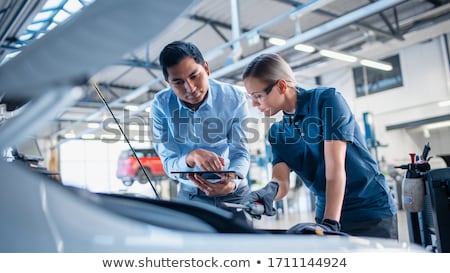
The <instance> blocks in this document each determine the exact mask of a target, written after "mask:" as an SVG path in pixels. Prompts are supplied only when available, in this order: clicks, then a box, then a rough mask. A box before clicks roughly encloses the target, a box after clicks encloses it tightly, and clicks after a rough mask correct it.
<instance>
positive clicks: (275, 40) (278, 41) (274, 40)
mask: <svg viewBox="0 0 450 273" xmlns="http://www.w3.org/2000/svg"><path fill="white" fill-rule="evenodd" d="M269 43H271V44H273V45H284V44H285V43H286V40H284V39H280V38H274V37H272V38H269Z"/></svg>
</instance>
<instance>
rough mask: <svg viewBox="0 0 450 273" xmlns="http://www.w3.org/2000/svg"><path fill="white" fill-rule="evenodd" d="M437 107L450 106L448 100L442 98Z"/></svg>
mask: <svg viewBox="0 0 450 273" xmlns="http://www.w3.org/2000/svg"><path fill="white" fill-rule="evenodd" d="M438 105H439V107H446V106H450V100H444V101H441V102H439V103H438Z"/></svg>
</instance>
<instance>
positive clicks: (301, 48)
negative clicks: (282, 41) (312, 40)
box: [294, 44, 316, 53]
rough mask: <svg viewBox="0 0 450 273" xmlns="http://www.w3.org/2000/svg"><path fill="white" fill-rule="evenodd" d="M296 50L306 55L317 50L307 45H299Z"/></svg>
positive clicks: (295, 47)
mask: <svg viewBox="0 0 450 273" xmlns="http://www.w3.org/2000/svg"><path fill="white" fill-rule="evenodd" d="M294 49H295V50H298V51H303V52H306V53H313V52H314V51H315V50H316V49H315V48H314V47H313V46H310V45H305V44H297V45H296V46H294Z"/></svg>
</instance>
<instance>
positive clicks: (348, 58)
mask: <svg viewBox="0 0 450 273" xmlns="http://www.w3.org/2000/svg"><path fill="white" fill-rule="evenodd" d="M319 54H320V55H322V56H325V57H328V58H332V59H336V60H340V61H344V62H349V63H354V62H356V61H357V60H358V58H357V57H355V56H351V55H347V54H344V53H340V52H336V51H331V50H327V49H322V50H320V51H319Z"/></svg>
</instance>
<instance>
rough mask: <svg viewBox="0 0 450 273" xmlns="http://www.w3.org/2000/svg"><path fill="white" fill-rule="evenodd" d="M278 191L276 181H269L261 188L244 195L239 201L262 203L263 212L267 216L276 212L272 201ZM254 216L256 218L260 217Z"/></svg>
mask: <svg viewBox="0 0 450 273" xmlns="http://www.w3.org/2000/svg"><path fill="white" fill-rule="evenodd" d="M277 193H278V183H277V182H274V181H271V182H269V183H268V184H267V185H266V186H264V187H263V188H261V189H259V190H256V191H253V192H251V193H250V194H249V195H247V196H246V197H244V198H243V199H242V201H241V203H242V204H248V203H254V202H259V203H261V204H263V205H264V214H265V215H268V216H273V215H275V214H276V212H277V211H276V210H275V209H274V208H273V201H274V200H275V196H277ZM260 217H261V216H259V217H256V218H260Z"/></svg>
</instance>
